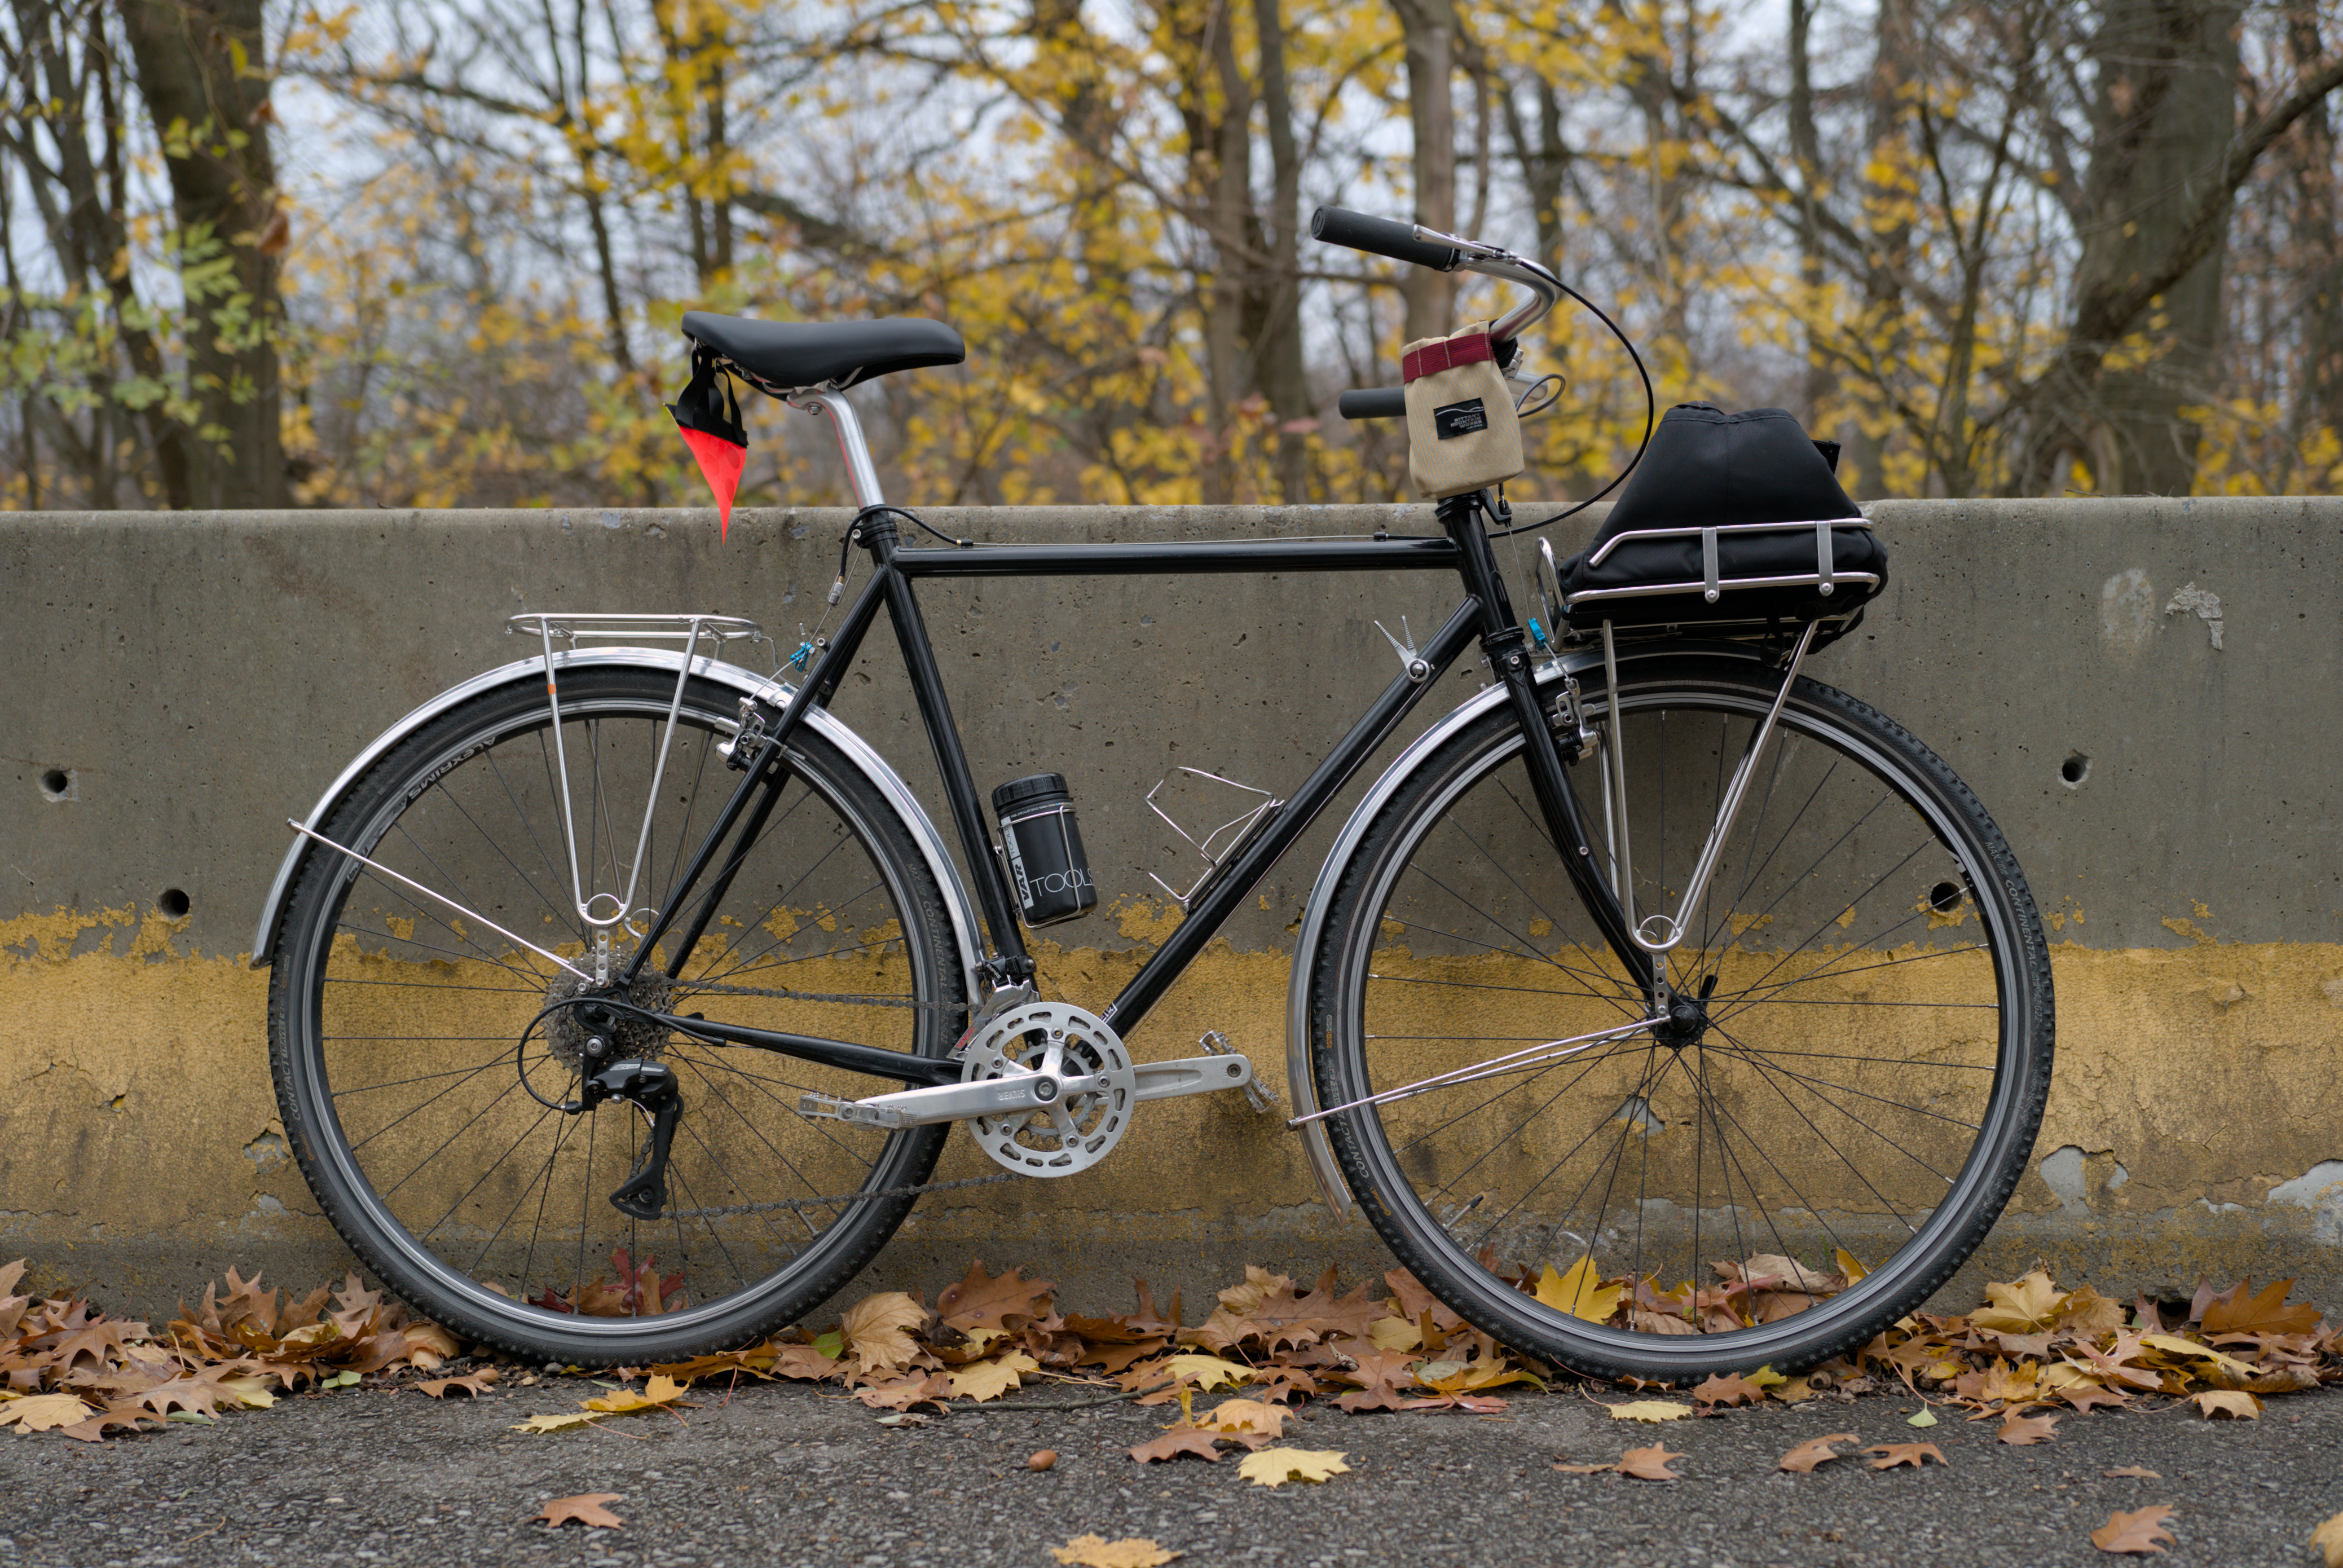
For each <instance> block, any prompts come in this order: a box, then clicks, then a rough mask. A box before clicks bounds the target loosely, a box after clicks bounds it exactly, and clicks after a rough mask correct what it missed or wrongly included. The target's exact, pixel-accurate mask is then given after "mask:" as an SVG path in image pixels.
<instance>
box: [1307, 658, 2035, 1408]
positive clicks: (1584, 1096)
mask: <svg viewBox="0 0 2343 1568" xmlns="http://www.w3.org/2000/svg"><path fill="white" fill-rule="evenodd" d="M1777 687H1778V677H1770V678H1769V676H1768V675H1767V673H1766V672H1765V671H1764V670H1763V669H1761V668H1759V667H1757V666H1755V665H1754V664H1752V665H1739V664H1733V663H1728V662H1725V661H1721V660H1707V659H1691V658H1683V659H1673V660H1663V659H1653V660H1646V661H1638V662H1637V663H1636V664H1634V665H1632V666H1630V667H1629V668H1628V669H1627V670H1626V671H1624V673H1623V676H1622V684H1621V691H1620V700H1621V707H1622V710H1623V713H1622V721H1623V726H1624V731H1625V733H1624V738H1623V739H1624V755H1625V758H1626V760H1627V769H1628V771H1627V785H1628V789H1627V795H1628V799H1629V801H1630V816H1631V819H1632V837H1631V839H1629V842H1628V846H1627V847H1628V849H1630V850H1631V851H1632V853H1631V854H1629V855H1628V856H1627V857H1625V858H1626V859H1628V860H1629V861H1630V862H1631V863H1632V867H1633V875H1634V883H1635V889H1634V891H1635V906H1636V911H1637V913H1638V914H1639V915H1647V914H1650V913H1654V912H1673V911H1674V910H1675V908H1676V900H1677V896H1678V893H1679V891H1680V890H1681V889H1682V887H1683V886H1684V881H1685V879H1686V878H1687V876H1688V874H1689V872H1690V870H1691V869H1692V866H1693V863H1694V859H1696V857H1697V856H1698V855H1699V853H1700V850H1701V849H1702V846H1703V843H1704V840H1705V839H1706V837H1707V835H1708V833H1709V831H1710V828H1711V825H1712V824H1713V823H1714V821H1715V814H1716V807H1717V802H1718V799H1720V797H1721V795H1722V792H1723V790H1724V788H1725V782H1726V780H1727V779H1729V777H1730V776H1731V773H1732V770H1733V769H1734V767H1735V764H1736V763H1737V762H1738V761H1739V759H1740V758H1741V756H1742V754H1743V752H1744V751H1745V749H1746V747H1747V745H1748V742H1749V740H1750V739H1751V738H1752V736H1753V734H1754V732H1755V726H1756V724H1757V722H1758V721H1759V719H1761V718H1762V717H1763V715H1764V713H1765V709H1766V708H1767V706H1768V705H1769V704H1770V702H1771V701H1772V699H1773V697H1774V693H1775V689H1777ZM1586 697H1587V699H1588V710H1589V712H1590V713H1591V714H1594V715H1595V716H1597V717H1598V719H1599V723H1598V728H1599V729H1604V730H1605V731H1607V729H1608V718H1607V714H1606V713H1605V711H1604V710H1605V708H1606V703H1605V701H1604V698H1605V693H1604V690H1603V689H1602V686H1601V676H1600V672H1599V671H1597V672H1595V673H1594V684H1593V686H1592V687H1591V688H1590V689H1588V690H1587V692H1586ZM1604 749H1605V751H1606V752H1607V751H1609V750H1610V748H1609V746H1608V738H1607V734H1606V745H1605V748H1604ZM1521 751H1522V736H1521V733H1520V730H1519V729H1518V728H1517V727H1516V725H1515V724H1514V722H1513V718H1512V716H1511V714H1510V712H1509V711H1508V710H1506V709H1497V710H1494V711H1493V712H1491V713H1490V714H1489V715H1487V716H1486V717H1484V718H1483V719H1480V720H1479V721H1477V722H1475V723H1473V725H1471V726H1469V727H1468V728H1467V729H1464V730H1463V732H1462V733H1460V734H1459V735H1458V736H1457V737H1456V738H1455V739H1453V740H1451V741H1449V742H1448V743H1447V744H1446V745H1445V746H1443V748H1442V749H1440V750H1439V751H1437V752H1435V753H1434V754H1433V755H1432V756H1431V757H1429V758H1428V759H1426V760H1425V761H1424V763H1423V766H1422V767H1421V768H1420V769H1418V770H1417V772H1416V773H1415V774H1414V775H1413V777H1412V778H1411V779H1409V780H1408V781H1407V783H1406V784H1405V785H1404V786H1403V788H1402V789H1400V790H1399V791H1398V793H1397V794H1396V795H1395V796H1394V797H1393V799H1391V800H1390V802H1389V803H1388V804H1387V805H1385V806H1384V807H1383V809H1382V811H1381V813H1380V815H1379V816H1378V817H1377V818H1376V819H1375V820H1374V822H1373V825H1372V827H1371V828H1370V829H1369V831H1368V833H1367V834H1366V836H1365V838H1364V839H1363V840H1362V842H1361V844H1360V846H1359V848H1358V849H1357V850H1356V852H1355V853H1354V855H1353V858H1352V859H1351V861H1350V864H1349V866H1348V868H1347V869H1345V871H1344V873H1343V875H1342V880H1341V882H1340V883H1339V885H1338V888H1337V890H1336V893H1335V898H1334V903H1333V908H1332V917H1331V919H1330V920H1329V924H1328V928H1327V935H1326V937H1325V938H1324V940H1323V941H1322V944H1321V947H1320V949H1319V951H1318V953H1317V954H1316V956H1315V963H1316V969H1315V971H1314V974H1313V996H1314V1020H1315V1040H1314V1053H1313V1068H1314V1072H1315V1078H1316V1087H1317V1091H1318V1096H1319V1102H1320V1104H1321V1105H1323V1106H1340V1105H1347V1104H1350V1103H1351V1102H1353V1101H1360V1100H1363V1099H1365V1098H1367V1097H1369V1096H1372V1095H1375V1094H1378V1093H1381V1092H1383V1091H1389V1090H1392V1089H1394V1088H1399V1087H1402V1086H1406V1085H1412V1084H1418V1083H1422V1082H1423V1081H1425V1080H1428V1079H1432V1078H1433V1077H1435V1076H1438V1075H1444V1074H1452V1073H1462V1074H1463V1076H1462V1077H1461V1078H1460V1080H1459V1081H1454V1082H1452V1083H1450V1084H1448V1085H1447V1086H1445V1087H1441V1088H1436V1089H1432V1090H1429V1091H1425V1092H1422V1093H1419V1094H1415V1095H1413V1096H1411V1097H1407V1098H1402V1099H1396V1100H1393V1101H1386V1102H1385V1103H1383V1104H1381V1105H1376V1106H1368V1107H1361V1108H1359V1109H1356V1110H1352V1111H1345V1112H1343V1113H1342V1114H1340V1115H1337V1116H1335V1117H1333V1118H1332V1119H1330V1121H1329V1124H1328V1126H1329V1131H1330V1133H1331V1134H1332V1141H1333V1147H1334V1151H1335V1153H1336V1155H1337V1157H1338V1158H1339V1159H1340V1161H1341V1162H1342V1169H1343V1171H1344V1173H1345V1175H1346V1176H1347V1177H1348V1178H1349V1180H1350V1182H1351V1184H1352V1188H1353V1191H1354V1192H1355V1193H1356V1194H1357V1195H1358V1196H1359V1198H1360V1201H1361V1202H1362V1204H1363V1207H1364V1208H1365V1210H1366V1211H1367V1214H1368V1216H1369V1218H1370V1219H1371V1220H1372V1221H1373V1223H1374V1224H1375V1226H1376V1227H1377V1229H1378V1230H1379V1231H1381V1232H1382V1233H1383V1237H1384V1239H1385V1240H1386V1241H1388V1242H1389V1243H1390V1245H1391V1246H1392V1248H1393V1251H1395V1252H1397V1253H1398V1254H1399V1256H1400V1258H1401V1260H1402V1261H1403V1262H1405V1263H1406V1265H1407V1266H1408V1267H1409V1268H1410V1269H1412V1270H1413V1271H1415V1272H1416V1273H1417V1275H1418V1276H1419V1277H1420V1278H1422V1279H1423V1282H1424V1283H1425V1284H1426V1285H1427V1286H1429V1287H1430V1288H1431V1289H1432V1290H1433V1292H1435V1293H1436V1294H1438V1295H1439V1296H1440V1297H1441V1298H1442V1299H1443V1301H1445V1302H1447V1303H1448V1304H1449V1305H1450V1306H1451V1307H1453V1309H1455V1310H1456V1311H1457V1312H1460V1313H1461V1314H1463V1316H1464V1317H1465V1318H1467V1319H1468V1320H1470V1321H1471V1322H1473V1323H1475V1324H1477V1325H1478V1326H1480V1327H1482V1328H1483V1329H1484V1330H1486V1331H1487V1332H1492V1333H1494V1334H1497V1335H1499V1336H1500V1337H1502V1338H1503V1339H1505V1340H1506V1341H1508V1342H1511V1343H1513V1344H1514V1345H1517V1346H1519V1347H1521V1348H1522V1349H1524V1350H1527V1351H1531V1352H1534V1353H1537V1354H1540V1355H1544V1356H1547V1357H1550V1358H1553V1359H1555V1360H1559V1361H1562V1362H1567V1363H1569V1364H1570V1365H1573V1366H1575V1367H1578V1368H1580V1369H1582V1370H1585V1371H1590V1372H1601V1373H1605V1374H1615V1373H1622V1372H1624V1373H1633V1374H1635V1375H1637V1376H1642V1377H1647V1378H1669V1379H1676V1378H1688V1377H1695V1376H1698V1375H1701V1374H1703V1373H1705V1372H1715V1371H1719V1370H1724V1369H1728V1368H1738V1369H1744V1370H1746V1369H1752V1368H1755V1367H1757V1366H1759V1365H1761V1364H1765V1363H1770V1364H1772V1365H1773V1366H1775V1368H1776V1369H1778V1370H1783V1371H1789V1370H1795V1369H1796V1368H1798V1367H1802V1366H1807V1365H1811V1364H1813V1363H1814V1362H1818V1361H1821V1360H1823V1359H1825V1358H1826V1357H1829V1356H1831V1355H1834V1354H1839V1353H1843V1352H1845V1351H1847V1350H1849V1349H1851V1348H1852V1347H1854V1346H1855V1345H1858V1344H1860V1343H1861V1342H1863V1341H1865V1339H1866V1338H1868V1337H1869V1336H1870V1335H1871V1334H1872V1333H1874V1332H1876V1330H1877V1329H1878V1328H1879V1327H1881V1326H1882V1325H1884V1324H1885V1323H1887V1322H1892V1321H1893V1320H1895V1319H1896V1317H1898V1316H1900V1315H1902V1314H1903V1313H1904V1312H1908V1311H1910V1310H1911V1309H1912V1308H1913V1307H1914V1306H1916V1305H1917V1304H1918V1303H1919V1302H1922V1301H1924V1300H1925V1299H1926V1297H1927V1296H1928V1295H1929V1294H1930V1293H1931V1292H1934V1291H1936V1289H1937V1288H1938V1287H1939V1286H1941V1285H1942V1284H1943V1283H1944V1282H1946V1280H1947V1279H1948V1278H1949V1277H1950V1276H1951V1274H1952V1272H1953V1271H1954V1270H1955V1269H1956V1268H1957V1267H1958V1266H1959V1265H1960V1263H1961V1261H1963V1260H1964V1259H1965V1258H1966V1257H1967V1256H1968V1254H1969V1252H1970V1251H1973V1250H1974V1249H1975V1248H1976V1244H1977V1243H1978V1242H1979V1241H1982V1240H1983V1239H1984V1237H1985V1234H1986V1231H1988V1230H1989V1229H1990V1228H1991V1227H1992V1224H1993V1222H1994V1221H1995V1219H1996V1217H1997V1216H1998V1215H1999V1214H2000V1212H2001V1209H2002V1206H2003V1205H2004V1203H2006V1201H2007V1200H2008V1197H2009V1194H2010V1192H2011V1191H2012V1190H2013V1189H2014V1188H2015V1186H2016V1181H2017V1179H2018V1177H2019V1175H2020V1174H2021V1173H2022V1172H2023V1171H2024V1169H2025V1164H2026V1158H2027V1155H2028V1153H2029V1151H2031V1149H2032V1147H2033V1141H2034V1136H2035V1132H2036V1129H2037V1128H2038V1127H2039V1126H2040V1123H2041V1116H2042V1108H2043V1103H2044V1101H2045V1099H2046V1096H2047V1093H2048V1089H2049V1082H2050V1060H2051V1013H2052V1008H2051V993H2050V970H2049V960H2048V954H2047V950H2046V947H2045V944H2044V941H2043V937H2042V930H2041V923H2040V920H2039V918H2038V916H2037V915H2036V911H2035V908H2034V904H2033V900H2032V898H2031V897H2030V895H2029V894H2028V892H2027V890H2026V884H2025V880H2024V879H2023V878H2022V876H2021V875H2020V874H2019V871H2018V869H2017V866H2016V861H2015V859H2013V857H2012V856H2011V854H2010V852H2009V849H2008V846H2007V845H2006V843H2005V842H2004V841H2003V839H2002V837H2001V834H2000V832H1999V831H1998V829H1996V828H1995V827H1994V825H1993V823H1992V821H1991V819H1988V818H1987V817H1986V813H1985V810H1984V809H1983V808H1982V807H1981V806H1980V805H1979V804H1978V803H1977V801H1976V798H1975V797H1974V796H1973V795H1971V794H1970V792H1969V791H1968V789H1966V787H1965V786H1964V785H1962V783H1961V782H1960V780H1959V779H1956V778H1955V777H1954V776H1953V774H1952V772H1951V770H1950V769H1947V768H1946V766H1945V765H1944V763H1943V762H1941V761H1940V760H1938V759H1936V757H1935V756H1934V755H1932V754H1931V753H1930V752H1929V751H1928V750H1927V749H1926V748H1925V747H1923V746H1922V745H1921V744H1920V743H1919V742H1918V741H1916V740H1915V739H1913V738H1912V737H1911V736H1909V735H1907V734H1906V733H1905V732H1904V731H1903V730H1902V729H1899V728H1897V727H1896V725H1894V724H1893V723H1891V722H1889V721H1888V720H1886V719H1884V718H1882V717H1881V716H1880V715H1878V714H1877V713H1875V712H1874V711H1872V710H1871V709H1868V708H1866V707H1865V706H1864V705H1863V704H1862V703H1859V702H1857V701H1855V700H1854V699H1851V698H1849V697H1846V696H1845V695H1844V694H1843V693H1840V692H1837V691H1835V690H1832V689H1830V688H1828V687H1825V686H1820V685H1817V684H1816V683H1815V682H1813V681H1809V680H1801V681H1799V682H1798V684H1797V687H1796V689H1795V691H1794V692H1793V693H1792V695H1791V698H1790V700H1789V702H1788V703H1787V704H1786V705H1785V709H1784V710H1783V714H1782V718H1781V722H1780V725H1779V728H1778V729H1776V730H1775V737H1774V739H1773V740H1772V741H1771V742H1770V743H1769V745H1768V746H1767V749H1766V751H1765V754H1764V755H1763V756H1762V757H1761V758H1760V759H1759V767H1758V769H1757V771H1756V773H1755V777H1754V780H1753V783H1752V786H1751V789H1750V790H1749V793H1748V796H1747V798H1746V799H1745V802H1744V804H1743V806H1742V809H1741V811H1740V814H1739V817H1738V819H1737V822H1736V825H1735V829H1734V832H1733V834H1732V835H1731V837H1730V838H1729V839H1728V840H1727V842H1726V845H1725V851H1724V855H1723V858H1722V860H1721V862H1720V864H1719V867H1718V869H1717V871H1716V874H1715V878H1714V879H1713V881H1712V882H1711V884H1710V890H1709V893H1708V896H1707V899H1706V901H1705V903H1704V907H1703V908H1702V909H1701V910H1700V911H1699V912H1698V914H1697V916H1696V917H1695V919H1694V930H1693V931H1692V934H1691V935H1690V936H1688V937H1687V938H1686V940H1684V943H1683V945H1682V946H1680V947H1679V948H1677V949H1676V950H1674V953H1673V954H1672V955H1670V957H1669V958H1668V960H1666V964H1665V974H1664V979H1665V980H1666V983H1667V984H1668V986H1669V987H1670V988H1671V990H1673V991H1674V993H1675V994H1676V995H1678V996H1679V997H1681V998H1683V999H1685V1000H1688V1001H1690V1002H1692V1003H1693V1004H1694V1007H1693V1008H1692V1009H1691V1010H1690V1011H1691V1013H1692V1014H1694V1015H1696V1016H1690V1017H1687V1018H1686V1019H1685V1020H1684V1022H1683V1023H1682V1024H1681V1025H1679V1026H1671V1027H1668V1028H1664V1029H1660V1030H1654V1029H1652V1028H1640V1029H1634V1030H1633V1031H1632V1032H1628V1033H1625V1034H1623V1035H1618V1036H1615V1037H1613V1038H1609V1039H1598V1040H1586V1041H1584V1042H1583V1043H1581V1044H1579V1045H1576V1046H1572V1045H1570V1044H1568V1043H1565V1042H1568V1041H1571V1040H1578V1039H1579V1038H1580V1037H1584V1036H1588V1035H1594V1034H1599V1033H1601V1032H1602V1031H1604V1030H1606V1029H1610V1028H1614V1027H1617V1026H1627V1025H1633V1024H1634V1023H1635V1022H1636V1020H1639V1019H1641V1018H1643V1017H1644V1016H1645V1015H1646V1011H1647V1010H1646V1008H1645V1006H1644V999H1643V997H1642V995H1641V993H1640V991H1639V990H1638V988H1637V987H1636V986H1635V985H1634V983H1633V982H1631V981H1630V980H1629V979H1628V975H1627V971H1626V970H1625V969H1624V966H1623V965H1622V964H1621V963H1620V961H1619V960H1618V959H1617V957H1616V956H1615V955H1614V953H1613V952H1612V951H1611V950H1609V949H1608V947H1607V946H1606V945H1605V943H1604V940H1603V939H1602V938H1601V936H1600V935H1599V934H1598V933H1597V932H1596V930H1595V929H1594V923H1593V921H1592V920H1590V919H1589V918H1588V916H1587V914H1586V912H1585V910H1584V907H1583V905H1582V904H1581V902H1580V900H1579V899H1578V898H1577V896H1576V894H1575V893H1574V890H1573V889H1572V886H1571V884H1570V882H1569V880H1568V879H1567V878H1566V877H1565V876H1564V871H1563V868H1562V865H1561V860H1560V856H1559V854H1558V852H1557V850H1556V849H1555V847H1554V841H1553V839H1551V838H1550V837H1549V836H1548V835H1547V833H1546V831H1545V828H1544V821H1543V819H1542V818H1541V816H1540V814H1539V812H1538V809H1537V807H1536V803H1535V798H1534V795H1533V793H1532V792H1531V789H1530V786H1529V779H1528V777H1527V773H1526V770H1525V769H1524V766H1523V760H1522V756H1521ZM1603 766H1604V764H1603V763H1602V762H1601V761H1600V760H1598V758H1597V755H1596V754H1594V753H1590V755H1589V756H1588V758H1587V759H1585V760H1583V761H1581V762H1579V763H1576V764H1574V765H1573V767H1572V768H1571V769H1570V773H1571V775H1572V787H1573V789H1574V790H1575V792H1576V793H1577V796H1578V798H1579V800H1580V802H1581V805H1582V807H1583V808H1584V812H1585V815H1586V819H1587V820H1588V821H1589V822H1590V823H1591V824H1592V825H1593V826H1592V828H1591V829H1590V830H1591V831H1592V832H1593V833H1594V834H1595V835H1597V836H1598V839H1600V836H1601V835H1603V834H1604V832H1605V825H1606V822H1607V819H1606V815H1605V812H1604V789H1603V788H1602V785H1601V782H1600V779H1601V771H1602V768H1603ZM1592 849H1593V852H1594V855H1595V856H1596V857H1598V858H1599V859H1602V860H1603V861H1604V869H1605V871H1606V873H1607V872H1609V871H1610V870H1611V869H1612V868H1611V865H1610V863H1609V862H1610V858H1611V855H1612V850H1611V849H1610V848H1609V846H1608V844H1607V843H1605V842H1603V841H1598V842H1597V843H1595V844H1594V846H1592ZM1608 879H1610V878H1609V877H1608V875H1606V880H1608ZM1506 1058H1511V1060H1510V1061H1505V1060H1501V1059H1506ZM1476 1068H1477V1069H1479V1070H1478V1071H1470V1070H1473V1069H1476Z"/></svg>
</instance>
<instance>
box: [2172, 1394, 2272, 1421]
mask: <svg viewBox="0 0 2343 1568" xmlns="http://www.w3.org/2000/svg"><path fill="white" fill-rule="evenodd" d="M2188 1397H2189V1399H2190V1401H2191V1402H2194V1403H2195V1405H2196V1406H2197V1411H2198V1412H2200V1413H2201V1414H2203V1416H2204V1417H2205V1419H2206V1420H2207V1421H2210V1420H2212V1419H2213V1418H2214V1417H2215V1416H2216V1415H2222V1414H2226V1415H2227V1416H2228V1417H2229V1418H2230V1419H2231V1420H2232V1421H2259V1420H2261V1418H2262V1402H2261V1401H2259V1400H2258V1399H2256V1398H2255V1397H2254V1396H2253V1395H2251V1394H2249V1393H2247V1392H2243V1391H2242V1390H2236V1389H2217V1390H2215V1391H2213V1392H2210V1393H2192V1394H2190V1395H2189V1396H2188Z"/></svg>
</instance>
